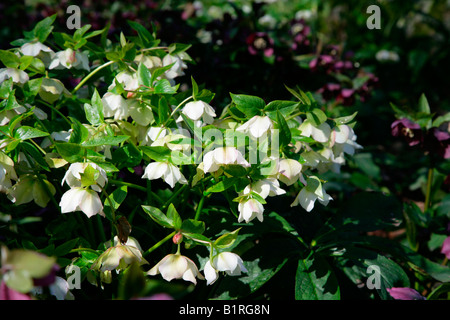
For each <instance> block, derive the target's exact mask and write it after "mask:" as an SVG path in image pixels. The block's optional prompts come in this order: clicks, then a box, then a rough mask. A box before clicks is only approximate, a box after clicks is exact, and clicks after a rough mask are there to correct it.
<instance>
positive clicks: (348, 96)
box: [336, 88, 355, 106]
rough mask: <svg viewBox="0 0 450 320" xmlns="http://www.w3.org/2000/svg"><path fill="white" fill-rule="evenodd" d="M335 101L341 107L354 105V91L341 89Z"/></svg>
mask: <svg viewBox="0 0 450 320" xmlns="http://www.w3.org/2000/svg"><path fill="white" fill-rule="evenodd" d="M336 101H338V102H340V103H341V104H342V105H343V106H351V105H352V104H354V103H355V90H354V89H348V88H343V89H342V90H341V92H340V93H339V94H338V96H337V97H336Z"/></svg>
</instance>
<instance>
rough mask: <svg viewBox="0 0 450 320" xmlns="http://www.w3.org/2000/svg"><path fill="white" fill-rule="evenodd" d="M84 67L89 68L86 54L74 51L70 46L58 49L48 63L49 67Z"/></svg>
mask: <svg viewBox="0 0 450 320" xmlns="http://www.w3.org/2000/svg"><path fill="white" fill-rule="evenodd" d="M72 67H73V68H75V69H85V70H89V59H88V56H87V54H85V53H82V52H77V51H74V50H72V49H70V48H68V49H66V50H64V51H58V52H57V53H56V55H55V57H54V58H53V60H52V62H51V63H50V66H49V67H48V68H49V69H57V70H58V69H70V68H72Z"/></svg>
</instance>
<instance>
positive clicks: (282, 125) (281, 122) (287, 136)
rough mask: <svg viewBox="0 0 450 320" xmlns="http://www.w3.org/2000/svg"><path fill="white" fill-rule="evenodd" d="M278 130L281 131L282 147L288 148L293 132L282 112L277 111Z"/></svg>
mask: <svg viewBox="0 0 450 320" xmlns="http://www.w3.org/2000/svg"><path fill="white" fill-rule="evenodd" d="M277 122H278V129H279V130H280V134H279V137H280V146H281V147H284V146H287V145H288V144H289V143H290V142H291V138H292V135H291V130H290V129H289V126H288V124H287V122H286V119H284V117H283V115H282V114H281V112H280V111H278V110H277Z"/></svg>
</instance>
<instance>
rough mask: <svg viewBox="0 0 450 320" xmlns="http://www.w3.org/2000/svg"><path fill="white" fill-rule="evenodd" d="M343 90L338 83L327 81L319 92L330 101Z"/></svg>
mask: <svg viewBox="0 0 450 320" xmlns="http://www.w3.org/2000/svg"><path fill="white" fill-rule="evenodd" d="M340 90H341V86H340V85H339V84H337V83H327V84H326V85H324V86H323V87H322V88H320V89H319V90H318V93H320V94H322V97H323V98H324V99H325V100H327V101H329V100H332V99H335V98H336V97H337V95H338V94H339V92H340Z"/></svg>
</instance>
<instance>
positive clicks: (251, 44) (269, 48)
mask: <svg viewBox="0 0 450 320" xmlns="http://www.w3.org/2000/svg"><path fill="white" fill-rule="evenodd" d="M246 42H247V48H248V52H249V53H250V54H251V55H257V54H259V53H263V54H264V55H265V56H266V57H271V56H272V55H273V53H274V47H273V40H272V39H271V38H270V37H269V35H268V34H267V33H265V32H254V33H252V34H250V35H249V36H248V37H247V39H246Z"/></svg>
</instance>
